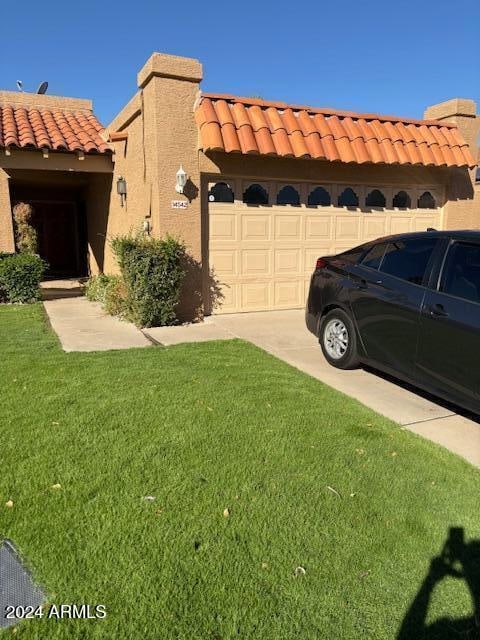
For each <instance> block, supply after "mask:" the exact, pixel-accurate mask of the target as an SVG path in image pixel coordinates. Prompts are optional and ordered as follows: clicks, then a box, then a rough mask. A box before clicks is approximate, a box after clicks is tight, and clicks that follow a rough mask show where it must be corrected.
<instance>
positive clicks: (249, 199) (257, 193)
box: [243, 183, 268, 204]
mask: <svg viewBox="0 0 480 640" xmlns="http://www.w3.org/2000/svg"><path fill="white" fill-rule="evenodd" d="M243 201H244V202H245V203H246V204H268V193H267V191H266V190H265V189H264V188H263V187H262V185H261V184H257V183H253V184H251V185H250V186H249V187H247V189H245V191H244V193H243Z"/></svg>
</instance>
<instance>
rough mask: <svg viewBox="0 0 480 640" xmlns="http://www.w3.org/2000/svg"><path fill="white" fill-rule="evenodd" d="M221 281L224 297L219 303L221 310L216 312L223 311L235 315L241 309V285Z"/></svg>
mask: <svg viewBox="0 0 480 640" xmlns="http://www.w3.org/2000/svg"><path fill="white" fill-rule="evenodd" d="M219 280H220V286H221V289H222V296H221V299H220V300H219V301H218V303H219V308H218V309H217V310H216V311H221V312H222V313H234V312H235V311H238V310H239V308H240V304H239V298H240V294H239V288H240V285H238V284H229V283H224V282H222V281H221V279H219Z"/></svg>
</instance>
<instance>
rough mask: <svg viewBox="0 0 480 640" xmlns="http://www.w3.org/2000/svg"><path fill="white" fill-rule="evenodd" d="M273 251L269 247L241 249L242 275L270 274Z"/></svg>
mask: <svg viewBox="0 0 480 640" xmlns="http://www.w3.org/2000/svg"><path fill="white" fill-rule="evenodd" d="M270 256H271V251H270V250H269V249H244V250H242V251H241V272H240V274H241V275H245V276H270V275H271V274H272V269H271V265H270Z"/></svg>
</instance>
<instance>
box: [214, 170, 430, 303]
mask: <svg viewBox="0 0 480 640" xmlns="http://www.w3.org/2000/svg"><path fill="white" fill-rule="evenodd" d="M238 182H239V181H238V180H237V181H233V180H227V179H225V184H226V185H228V186H229V188H231V192H232V196H231V198H232V199H233V201H232V202H218V201H215V200H214V198H215V199H216V198H218V197H221V198H223V199H227V198H228V192H227V195H226V197H225V187H223V186H222V189H221V190H220V191H221V193H220V194H219V191H218V189H217V191H215V189H212V186H213V185H214V184H215V183H212V185H210V191H209V194H210V195H209V198H210V200H211V201H210V202H209V256H210V270H211V276H212V278H213V280H214V282H215V283H216V287H217V288H219V289H220V290H221V295H220V297H218V300H217V305H216V307H215V308H214V309H213V312H214V313H234V312H239V311H266V310H273V309H295V308H301V307H304V305H305V300H306V294H307V292H308V285H309V281H310V276H311V274H312V271H313V268H314V265H315V261H316V259H317V258H318V257H319V256H321V255H328V254H333V253H338V252H340V251H342V250H345V249H349V248H351V247H354V246H355V245H358V244H361V243H362V242H366V241H368V240H373V239H375V238H378V237H380V236H384V235H388V234H390V233H404V232H408V231H420V230H422V231H423V230H426V229H427V228H428V227H434V228H436V229H440V228H441V222H442V209H441V207H440V198H441V194H439V193H438V192H436V191H435V190H434V188H433V187H431V188H429V189H422V190H418V189H417V190H415V189H409V188H407V187H405V189H404V190H402V191H403V193H404V194H407V200H406V202H404V201H402V202H399V200H398V199H397V200H396V201H395V202H396V203H397V204H398V203H400V204H410V206H409V207H402V208H398V207H397V208H394V207H393V204H392V203H393V202H394V198H395V195H396V194H397V193H398V192H399V191H400V189H399V188H395V189H394V188H388V189H387V188H381V192H382V194H383V195H384V196H385V200H386V202H385V204H386V206H385V207H368V208H367V207H366V205H365V202H366V198H368V194H369V193H371V192H372V189H373V188H370V189H369V188H368V187H363V186H362V187H352V190H353V192H354V194H355V195H356V196H357V198H358V201H359V206H358V207H339V206H332V205H331V204H330V205H326V206H325V205H323V206H316V205H312V206H309V205H308V202H309V196H310V194H311V193H312V191H313V190H314V189H315V188H316V185H293V186H294V188H295V189H296V190H297V192H298V194H299V202H300V204H299V205H278V204H276V202H277V195H278V194H279V192H281V189H282V188H283V186H284V185H281V184H272V183H262V185H261V186H262V188H263V189H264V190H265V192H266V193H268V201H269V202H272V201H273V202H274V203H275V204H268V205H249V204H245V203H244V202H243V194H244V192H245V189H246V188H248V187H247V186H246V184H245V183H243V182H242V183H241V184H240V187H239V186H238ZM216 184H217V185H218V183H216ZM235 187H236V188H235ZM323 188H324V189H325V191H326V192H327V193H328V194H329V196H330V199H331V202H332V203H335V204H336V205H338V198H339V197H340V195H341V193H343V191H344V189H345V185H327V186H323V187H322V189H323ZM426 191H427V192H428V193H429V194H430V195H431V197H432V199H433V200H429V199H428V198H425V197H424V198H423V200H421V204H422V205H423V204H424V201H425V202H426V204H427V205H428V206H429V208H418V199H419V198H422V195H423V194H424V193H425V192H426ZM238 196H240V198H239V197H238ZM402 197H403V196H402ZM310 201H312V198H311V197H310ZM367 201H368V200H367ZM362 204H363V206H361V205H362ZM389 204H392V206H390V207H389ZM387 207H388V208H387ZM412 207H415V208H412Z"/></svg>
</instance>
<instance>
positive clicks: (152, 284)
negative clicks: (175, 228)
mask: <svg viewBox="0 0 480 640" xmlns="http://www.w3.org/2000/svg"><path fill="white" fill-rule="evenodd" d="M112 249H113V252H114V253H115V255H116V257H117V259H118V263H119V265H120V270H121V273H122V276H123V282H124V284H125V293H126V299H125V304H126V317H127V318H128V319H129V320H131V321H132V322H134V323H135V324H136V325H137V326H139V327H152V326H164V325H169V324H174V322H175V320H176V314H175V307H176V306H177V304H178V300H179V297H180V288H181V286H182V282H183V279H184V277H185V270H184V268H183V263H184V257H185V246H184V245H183V244H182V243H181V242H180V241H179V240H176V239H175V238H172V237H171V236H167V237H166V238H165V239H162V240H159V239H155V238H149V237H145V236H141V235H139V236H119V237H117V238H114V239H113V240H112Z"/></svg>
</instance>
